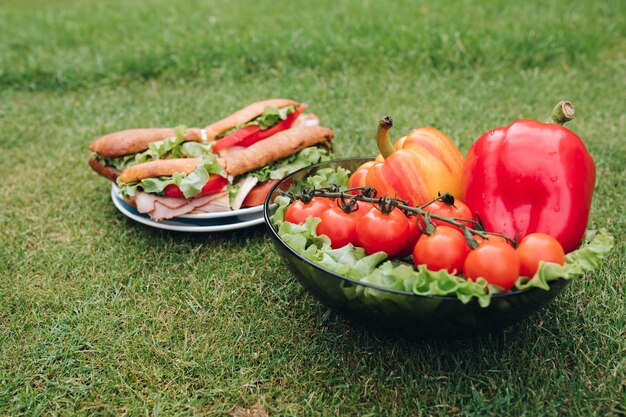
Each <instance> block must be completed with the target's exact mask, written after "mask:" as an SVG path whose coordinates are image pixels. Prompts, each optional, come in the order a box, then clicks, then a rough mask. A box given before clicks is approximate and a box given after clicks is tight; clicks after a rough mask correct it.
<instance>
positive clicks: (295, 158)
mask: <svg viewBox="0 0 626 417" xmlns="http://www.w3.org/2000/svg"><path fill="white" fill-rule="evenodd" d="M328 160H330V151H329V150H328V149H326V148H324V147H321V146H310V147H308V148H305V149H303V150H301V151H300V152H297V153H295V154H293V155H291V156H288V157H287V158H283V159H281V160H279V161H276V162H273V163H271V164H269V165H266V166H264V167H262V168H259V169H257V170H254V171H252V172H248V173H246V174H245V176H246V177H247V176H253V177H256V178H258V179H259V183H262V182H265V181H267V180H279V179H281V178H284V177H286V176H287V175H289V174H291V173H292V172H296V171H297V170H299V169H302V168H304V167H308V166H310V165H314V164H317V163H318V162H323V161H328Z"/></svg>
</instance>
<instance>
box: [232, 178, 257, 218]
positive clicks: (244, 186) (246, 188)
mask: <svg viewBox="0 0 626 417" xmlns="http://www.w3.org/2000/svg"><path fill="white" fill-rule="evenodd" d="M257 182H259V179H258V178H257V177H246V178H244V179H243V180H242V181H241V182H240V184H241V188H240V189H239V193H238V194H237V197H235V201H233V207H232V209H233V210H239V209H240V208H241V205H242V204H243V200H245V199H246V196H247V195H248V193H249V192H250V191H251V190H252V189H253V188H254V186H255V185H256V183H257Z"/></svg>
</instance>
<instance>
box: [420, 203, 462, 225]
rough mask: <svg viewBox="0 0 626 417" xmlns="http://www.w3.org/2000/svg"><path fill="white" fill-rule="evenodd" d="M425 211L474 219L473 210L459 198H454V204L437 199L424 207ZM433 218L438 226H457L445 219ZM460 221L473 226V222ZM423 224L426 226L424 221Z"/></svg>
mask: <svg viewBox="0 0 626 417" xmlns="http://www.w3.org/2000/svg"><path fill="white" fill-rule="evenodd" d="M424 211H426V212H428V213H431V214H436V215H438V216H445V217H456V218H462V219H469V220H472V211H471V210H470V209H469V207H467V206H466V205H465V203H464V202H462V201H461V200H459V199H455V200H454V205H450V204H446V203H444V202H443V201H435V202H434V203H432V204H429V205H427V206H426V207H424ZM432 220H433V223H435V224H436V225H437V226H449V227H456V226H453V225H451V224H450V223H448V222H445V221H443V220H438V219H432ZM460 223H463V224H466V225H467V226H470V227H471V226H472V223H471V222H466V221H460ZM422 226H424V222H422Z"/></svg>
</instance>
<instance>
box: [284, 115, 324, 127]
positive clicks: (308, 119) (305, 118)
mask: <svg viewBox="0 0 626 417" xmlns="http://www.w3.org/2000/svg"><path fill="white" fill-rule="evenodd" d="M319 125H320V119H319V118H318V117H317V116H316V115H314V114H313V113H308V114H301V115H300V117H298V118H297V119H296V121H295V122H294V123H293V125H292V126H291V127H298V126H319Z"/></svg>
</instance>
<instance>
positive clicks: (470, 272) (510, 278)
mask: <svg viewBox="0 0 626 417" xmlns="http://www.w3.org/2000/svg"><path fill="white" fill-rule="evenodd" d="M463 268H464V271H465V277H466V278H467V279H471V280H472V281H476V279H478V278H479V277H483V278H485V279H486V280H487V282H489V283H490V284H493V285H497V286H499V287H502V288H504V289H505V290H510V289H511V288H512V287H513V285H514V284H515V281H517V278H518V277H519V271H520V258H519V256H518V254H517V252H516V251H515V249H513V248H512V247H511V246H509V245H506V244H504V243H502V242H497V241H493V242H491V241H483V242H482V243H481V244H480V245H478V247H477V248H476V249H474V250H472V251H470V253H469V255H467V258H466V259H465V264H464V267H463Z"/></svg>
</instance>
